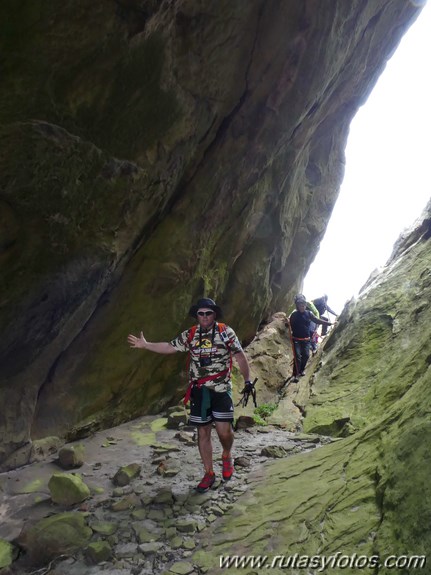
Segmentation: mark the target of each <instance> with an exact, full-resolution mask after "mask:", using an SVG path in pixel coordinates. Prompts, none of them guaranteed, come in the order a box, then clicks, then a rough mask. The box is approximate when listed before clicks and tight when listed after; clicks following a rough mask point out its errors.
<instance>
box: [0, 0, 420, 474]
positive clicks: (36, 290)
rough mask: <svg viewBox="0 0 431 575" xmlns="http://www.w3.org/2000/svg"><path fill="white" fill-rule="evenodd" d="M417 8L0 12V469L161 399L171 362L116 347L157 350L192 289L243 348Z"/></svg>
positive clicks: (321, 219)
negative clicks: (217, 309)
mask: <svg viewBox="0 0 431 575" xmlns="http://www.w3.org/2000/svg"><path fill="white" fill-rule="evenodd" d="M417 13H418V8H417V7H415V6H414V4H413V3H410V2H406V1H405V0H372V1H371V0H369V1H360V2H359V1H353V2H345V1H344V0H339V1H332V0H331V1H324V2H321V1H319V2H317V1H307V2H298V1H293V0H292V1H290V0H288V1H286V0H278V1H277V0H270V1H267V0H265V1H264V0H252V1H249V0H247V1H242V0H238V1H235V2H232V1H227V0H217V1H216V2H209V1H208V2H205V1H203V2H199V1H196V0H176V1H172V2H167V1H165V2H156V1H153V0H141V1H138V0H117V1H109V0H108V1H103V2H102V1H91V2H90V1H89V0H77V1H74V2H71V1H67V2H61V3H58V2H53V1H47V2H33V1H32V0H23V1H22V2H20V3H18V4H17V3H16V2H13V1H11V0H6V1H4V2H2V3H1V6H0V26H1V32H2V33H1V35H0V37H1V40H0V42H1V53H2V60H1V66H2V91H1V95H0V150H1V153H0V222H1V223H2V226H1V231H0V250H1V251H0V258H1V265H2V269H1V276H2V280H3V281H2V285H1V288H0V289H1V300H0V305H1V311H0V326H1V330H2V338H1V343H0V363H1V402H2V405H3V411H4V413H3V417H2V418H1V422H0V425H1V434H2V446H1V448H0V460H1V461H4V460H6V459H7V457H8V456H9V455H10V454H11V453H12V452H13V451H14V450H15V449H16V448H19V447H22V446H24V451H25V448H26V446H28V442H29V438H30V437H41V436H44V435H48V434H63V433H66V432H69V434H70V436H73V434H74V431H73V429H74V428H76V429H78V428H79V429H81V430H85V429H91V428H94V427H96V426H100V425H104V424H105V425H107V424H114V423H116V422H118V421H121V420H124V419H126V418H129V417H133V416H134V415H137V414H140V413H143V412H145V411H148V410H154V409H156V408H158V407H160V405H162V404H163V403H165V402H166V401H168V399H169V398H170V397H172V396H174V395H176V394H177V393H178V389H179V388H180V387H182V386H183V385H184V381H181V378H179V377H178V376H177V375H173V374H177V373H178V371H179V368H180V366H181V365H182V363H181V361H180V358H176V357H175V358H169V359H165V358H160V357H157V356H152V355H150V354H144V353H142V354H140V353H139V352H137V351H136V350H133V351H132V350H128V348H127V345H126V343H125V338H126V335H127V333H128V332H130V331H134V332H136V331H138V330H140V329H144V331H145V333H146V335H147V336H148V338H149V339H150V340H160V339H162V340H166V339H169V338H170V337H172V336H173V335H175V334H176V333H177V332H178V330H179V329H180V328H182V327H185V326H186V325H188V323H187V319H186V316H187V310H188V308H189V305H190V304H191V303H192V301H193V300H194V299H195V298H196V297H198V296H201V295H203V294H205V295H209V296H212V297H214V298H216V299H217V300H218V302H219V303H220V304H221V305H222V306H224V308H225V311H226V318H227V320H228V321H229V323H231V324H232V325H233V326H234V327H235V328H236V329H237V331H238V333H239V335H240V336H241V338H243V339H244V340H245V341H248V340H250V339H251V338H252V336H253V335H254V333H255V330H256V327H257V326H258V324H259V323H260V321H261V319H262V318H264V317H266V316H267V315H268V314H269V313H270V312H272V311H275V310H278V309H283V307H284V303H285V301H286V298H290V297H291V295H292V293H293V291H294V290H295V289H296V288H297V287H298V285H300V282H301V280H302V278H303V276H304V273H305V271H306V270H307V268H308V265H309V263H310V261H311V260H312V259H313V257H314V255H315V252H316V250H317V246H318V244H319V241H320V239H321V237H322V235H323V233H324V230H325V226H326V223H327V221H328V218H329V216H330V213H331V210H332V207H333V205H334V202H335V200H336V196H337V193H338V188H339V184H340V181H341V178H342V174H343V165H344V155H343V150H344V146H345V141H346V135H347V131H348V126H349V122H350V120H351V118H352V116H353V115H354V113H355V111H356V110H357V108H358V106H359V105H360V104H361V103H363V102H364V100H365V98H366V96H367V94H368V93H369V91H370V89H371V88H372V86H373V84H374V82H375V81H376V79H377V77H378V75H379V74H380V72H381V70H382V68H383V67H384V65H385V62H386V60H387V58H388V57H389V55H390V54H391V52H392V51H393V50H394V49H395V47H396V45H397V43H398V41H399V39H400V37H401V36H402V34H403V32H404V30H405V29H406V27H407V26H408V25H409V24H410V23H411V22H412V20H413V19H414V18H415V17H416V15H417ZM24 458H25V457H24ZM6 466H7V464H6Z"/></svg>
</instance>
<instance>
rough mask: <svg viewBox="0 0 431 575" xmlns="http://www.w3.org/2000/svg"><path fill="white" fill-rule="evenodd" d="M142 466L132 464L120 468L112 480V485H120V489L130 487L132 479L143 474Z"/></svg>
mask: <svg viewBox="0 0 431 575" xmlns="http://www.w3.org/2000/svg"><path fill="white" fill-rule="evenodd" d="M141 469H142V466H141V465H139V463H130V465H125V466H124V467H120V469H119V470H118V471H117V473H116V474H115V475H114V477H113V478H112V483H113V484H114V485H118V486H119V487H124V486H125V485H128V484H129V483H130V482H131V481H132V479H135V477H138V476H139V474H140V473H141Z"/></svg>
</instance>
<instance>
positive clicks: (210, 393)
mask: <svg viewBox="0 0 431 575" xmlns="http://www.w3.org/2000/svg"><path fill="white" fill-rule="evenodd" d="M189 315H191V316H192V317H194V318H196V319H197V322H198V325H196V326H193V327H191V328H190V329H188V330H186V331H184V332H182V333H181V334H180V335H179V336H177V337H176V338H175V339H173V340H172V341H170V342H155V343H152V342H149V341H147V340H146V339H145V337H144V334H143V333H142V332H141V334H140V337H136V336H134V335H129V336H128V338H127V339H128V342H129V344H130V346H131V347H133V348H142V349H148V350H149V351H154V352H156V353H163V354H171V353H176V352H177V351H182V352H189V353H190V367H189V371H190V386H189V389H188V390H187V394H186V399H188V397H190V398H191V405H190V423H192V424H194V425H196V426H197V429H198V446H199V453H200V456H201V459H202V463H203V465H204V469H205V474H204V476H203V478H202V480H201V481H200V483H199V485H198V486H197V490H198V491H199V492H200V493H204V492H205V491H208V489H210V487H211V486H212V485H213V483H214V481H215V473H214V469H213V448H212V442H211V429H212V424H213V422H214V423H215V428H216V432H217V435H218V438H219V440H220V443H221V446H222V449H223V453H222V475H223V479H224V480H225V481H227V480H229V479H230V478H231V477H232V474H233V472H234V467H233V461H232V454H231V450H232V445H233V439H234V435H233V429H232V423H233V401H232V381H231V368H232V356H233V357H234V358H235V360H236V361H237V363H238V366H239V369H240V371H241V374H242V376H243V377H244V381H245V387H246V388H247V386H250V387H251V382H250V369H249V365H248V361H247V358H246V356H245V354H244V351H243V349H242V347H241V344H240V342H239V340H238V338H237V336H236V334H235V332H234V331H233V329H232V328H231V327H229V326H227V325H225V324H222V323H218V322H217V321H216V319H218V318H220V317H221V316H222V310H221V309H220V307H219V306H218V305H216V303H215V302H214V301H213V300H212V299H209V298H202V299H200V300H199V301H198V302H197V304H196V305H193V306H192V307H191V308H190V310H189Z"/></svg>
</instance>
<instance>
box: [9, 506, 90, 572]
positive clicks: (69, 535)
mask: <svg viewBox="0 0 431 575" xmlns="http://www.w3.org/2000/svg"><path fill="white" fill-rule="evenodd" d="M92 533H93V532H92V530H91V529H90V528H89V527H88V526H87V524H86V521H85V519H84V517H83V516H82V515H81V514H79V513H60V514H58V515H53V516H51V517H48V518H46V519H42V520H41V521H39V522H37V523H36V524H35V525H32V526H29V527H27V526H24V529H23V530H22V532H21V533H20V535H19V537H18V540H17V542H18V544H19V545H20V546H21V547H22V548H23V549H24V551H25V553H26V557H27V560H28V562H29V563H30V564H31V565H34V566H40V565H44V564H47V563H48V562H49V561H51V560H52V559H54V558H55V557H58V556H59V555H62V554H67V555H68V554H70V553H74V552H76V551H78V550H79V549H82V548H83V547H86V546H87V544H88V542H89V540H90V537H91V535H92Z"/></svg>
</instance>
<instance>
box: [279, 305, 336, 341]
mask: <svg viewBox="0 0 431 575" xmlns="http://www.w3.org/2000/svg"><path fill="white" fill-rule="evenodd" d="M289 320H290V327H291V330H292V335H293V337H296V338H298V339H310V322H311V321H313V322H314V323H320V324H321V325H325V324H326V325H331V322H329V321H325V320H322V319H319V318H318V317H316V316H315V315H314V314H313V313H311V311H308V310H305V311H304V312H302V313H301V312H300V311H298V310H295V311H294V312H292V313H291V314H290V317H289Z"/></svg>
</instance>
